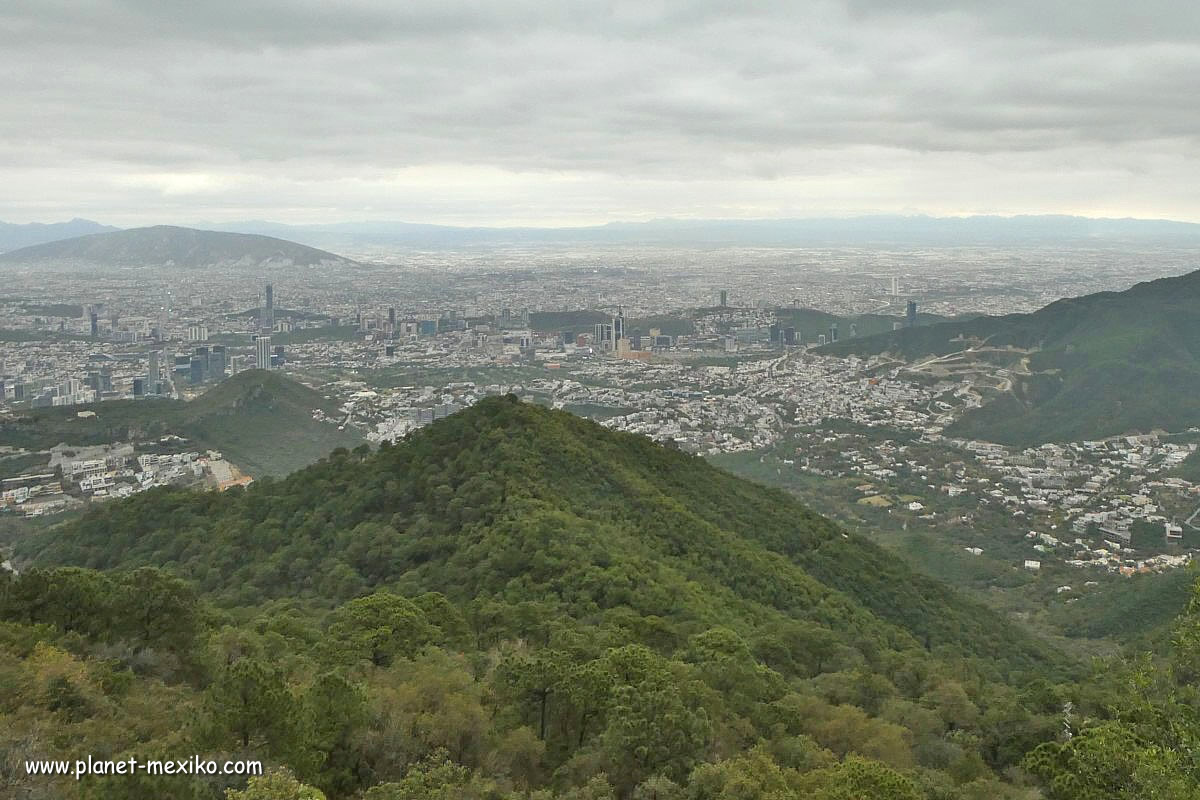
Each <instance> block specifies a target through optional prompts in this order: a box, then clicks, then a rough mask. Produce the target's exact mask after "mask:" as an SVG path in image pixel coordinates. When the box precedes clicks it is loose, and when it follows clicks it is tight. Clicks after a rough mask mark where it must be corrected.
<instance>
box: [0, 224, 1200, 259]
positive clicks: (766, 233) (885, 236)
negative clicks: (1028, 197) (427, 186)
mask: <svg viewBox="0 0 1200 800" xmlns="http://www.w3.org/2000/svg"><path fill="white" fill-rule="evenodd" d="M192 227H194V228H197V229H203V230H206V231H217V232H223V233H243V234H253V235H257V236H269V237H274V238H277V239H283V240H287V241H289V242H299V243H302V244H305V245H308V246H309V247H317V248H322V249H326V250H333V251H335V252H336V251H344V250H347V249H354V248H384V247H432V248H438V247H471V246H485V245H501V244H525V245H536V244H571V243H575V244H589V243H590V244H624V245H637V244H648V245H674V246H690V245H696V246H716V245H747V246H753V245H777V246H793V247H802V246H836V245H850V246H853V245H877V246H880V245H882V246H886V245H897V246H905V245H912V246H922V245H924V246H956V245H963V246H966V245H981V246H983V245H992V246H1002V245H1036V244H1069V245H1087V244H1119V243H1133V244H1137V243H1143V244H1149V243H1157V244H1170V245H1180V246H1187V245H1200V225H1198V224H1195V223H1190V222H1172V221H1169V220H1145V219H1092V218H1088V217H1071V216H1019V217H995V216H974V217H929V216H900V215H878V216H861V217H847V218H836V219H835V218H810V219H775V220H770V219H767V220H677V219H662V220H653V221H649V222H614V223H610V224H608V225H595V226H581V227H571V228H536V227H515V228H488V227H455V226H450V225H425V224H419V223H410V222H336V223H326V224H316V225H285V224H282V223H277V222H265V221H261V220H249V221H242V222H221V223H212V222H206V223H199V224H196V225H194V226H192ZM115 230H117V229H116V228H112V227H109V226H106V225H101V224H100V223H97V222H91V221H89V220H80V219H76V220H72V221H71V222H63V223H55V224H51V225H41V224H29V225H13V224H10V223H0V253H3V252H5V251H10V250H15V249H17V248H22V247H28V246H31V245H36V244H43V243H46V242H50V241H57V240H61V239H67V238H71V237H76V236H82V235H86V234H92V233H103V232H112V231H115ZM143 230H154V229H143Z"/></svg>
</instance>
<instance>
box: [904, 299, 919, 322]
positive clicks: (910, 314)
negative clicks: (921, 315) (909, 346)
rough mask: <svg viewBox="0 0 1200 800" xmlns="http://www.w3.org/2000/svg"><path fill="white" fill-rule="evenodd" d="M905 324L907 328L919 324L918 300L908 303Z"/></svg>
mask: <svg viewBox="0 0 1200 800" xmlns="http://www.w3.org/2000/svg"><path fill="white" fill-rule="evenodd" d="M904 324H905V326H906V327H909V328H911V327H913V326H914V325H916V324H917V301H916V300H909V301H908V311H907V313H906V314H905V315H904Z"/></svg>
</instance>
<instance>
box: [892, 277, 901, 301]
mask: <svg viewBox="0 0 1200 800" xmlns="http://www.w3.org/2000/svg"><path fill="white" fill-rule="evenodd" d="M899 296H900V276H899V275H893V276H892V297H899Z"/></svg>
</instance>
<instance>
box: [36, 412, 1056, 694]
mask: <svg viewBox="0 0 1200 800" xmlns="http://www.w3.org/2000/svg"><path fill="white" fill-rule="evenodd" d="M22 553H23V554H25V555H27V556H31V557H34V558H35V559H36V560H37V561H38V562H40V563H49V564H79V565H85V566H91V567H100V568H113V567H121V566H131V565H156V566H169V567H170V568H171V569H173V570H174V571H176V572H178V573H179V574H180V575H181V576H183V577H185V578H188V579H190V580H194V581H196V582H197V583H198V584H199V585H200V586H201V587H202V588H203V589H205V590H207V591H212V592H215V593H218V594H222V595H224V596H226V597H229V598H232V599H238V600H243V601H245V600H249V599H251V598H257V597H262V596H275V597H282V596H291V597H323V598H347V597H352V596H354V595H355V594H356V593H358V592H361V591H363V590H365V589H367V588H371V587H377V586H381V585H388V586H397V587H400V588H403V589H404V590H405V591H439V592H444V593H446V594H447V595H448V596H451V597H452V598H455V599H457V600H461V601H466V600H469V599H471V598H477V597H486V596H506V595H511V594H516V595H520V596H524V597H527V598H528V599H530V600H535V601H537V602H539V603H548V604H551V605H552V606H554V607H555V608H556V609H558V610H559V611H561V613H565V614H569V615H571V616H574V617H586V616H588V615H593V614H600V615H611V614H615V613H628V614H631V615H633V616H635V617H636V618H642V619H644V618H647V617H650V618H678V619H677V622H681V623H683V624H684V625H685V628H692V627H695V628H700V627H703V626H705V625H711V624H716V623H721V624H745V623H746V622H747V621H748V620H765V619H784V618H793V619H794V618H800V619H805V620H808V621H811V622H813V623H816V624H819V625H821V626H825V627H829V628H835V629H837V630H839V631H841V635H842V636H843V637H844V638H845V639H846V641H847V642H848V643H849V642H852V641H853V640H854V639H855V638H856V637H865V638H866V639H869V640H872V641H873V642H875V643H876V644H878V645H881V646H884V647H887V648H898V649H904V648H908V647H912V646H921V647H927V648H932V649H937V648H940V647H946V648H950V649H952V650H953V651H954V652H956V653H959V654H964V655H970V656H975V657H981V658H987V659H995V660H996V663H997V665H1000V667H1001V670H1004V669H1013V668H1016V669H1022V668H1032V667H1050V666H1052V665H1053V664H1054V662H1055V659H1054V657H1053V656H1052V655H1051V654H1050V653H1049V652H1048V651H1047V650H1045V649H1044V648H1042V647H1041V646H1040V645H1039V644H1038V643H1037V642H1035V641H1033V640H1032V639H1030V638H1028V637H1027V636H1024V635H1022V634H1021V633H1019V632H1018V631H1017V629H1015V628H1014V627H1012V626H1010V625H1008V624H1006V623H1005V622H1004V621H1003V620H1001V619H1000V618H999V617H997V616H996V615H995V614H994V613H992V612H990V611H989V610H988V609H986V608H984V607H982V606H979V605H975V604H973V603H970V602H968V601H966V600H965V599H963V598H962V597H960V596H958V595H957V594H955V593H953V592H952V591H950V590H949V589H947V588H946V587H944V586H942V585H941V584H938V583H936V582H935V581H932V580H930V579H928V578H924V577H922V576H920V575H919V574H917V573H916V572H914V571H912V570H911V569H908V568H907V567H906V566H905V565H904V564H903V563H901V562H898V561H897V560H895V559H894V558H891V557H889V556H888V555H886V554H885V553H884V552H883V551H882V550H881V549H879V548H878V547H876V546H874V545H873V544H871V543H869V542H868V541H866V540H864V539H861V538H858V537H852V536H849V535H847V534H846V533H844V532H842V531H841V530H840V529H838V528H837V527H836V526H834V525H833V524H832V523H830V522H828V521H827V520H825V519H824V518H822V517H820V516H818V515H816V514H814V513H812V512H811V511H809V510H808V509H807V508H805V507H803V506H802V505H800V504H799V503H798V502H797V501H795V500H794V499H793V498H791V497H790V496H788V495H787V494H786V493H784V492H781V491H777V490H772V489H766V488H764V487H761V486H758V485H756V484H753V483H750V482H747V481H743V480H740V479H738V478H734V477H733V476H730V475H728V474H727V473H724V472H721V471H720V470H718V469H716V468H714V467H712V466H711V465H709V464H708V463H706V462H705V461H703V460H702V459H699V458H695V457H691V456H688V455H685V454H683V453H680V452H677V451H674V450H670V449H667V448H663V447H660V446H658V445H655V444H654V443H652V442H650V441H649V440H647V439H644V438H642V437H638V436H633V435H626V434H619V433H614V432H611V431H608V430H606V429H604V428H601V427H600V426H598V425H595V424H594V423H591V422H589V421H587V420H583V419H580V418H578V417H575V416H573V415H570V414H567V413H564V412H554V411H549V410H546V409H543V408H539V407H536V406H532V405H526V404H521V403H518V402H515V401H513V400H509V399H498V398H496V399H489V400H487V401H485V402H483V403H481V404H479V405H478V406H476V407H474V408H472V409H469V410H467V411H465V412H462V413H460V414H457V415H455V416H453V417H451V418H449V419H447V420H445V421H441V422H438V423H436V424H434V425H432V426H430V427H428V428H426V429H423V430H422V431H420V432H418V433H416V434H414V435H413V436H411V437H410V438H409V439H408V440H406V441H405V442H403V443H401V444H399V445H397V446H392V447H384V448H383V449H382V450H380V451H379V452H378V453H374V454H371V453H369V452H368V451H366V450H365V449H362V450H358V451H355V452H354V453H348V452H345V451H342V452H340V453H335V454H334V455H333V456H332V457H331V458H329V459H328V460H326V461H323V462H321V463H319V464H317V465H314V466H312V467H310V468H308V469H306V470H303V471H301V472H299V473H296V474H294V475H292V476H290V477H289V478H287V479H286V480H283V481H278V482H260V483H258V484H256V485H255V486H252V487H250V488H249V489H248V490H247V491H246V492H244V493H226V494H224V495H221V496H216V495H197V494H192V493H188V492H151V493H146V494H144V495H142V496H140V497H137V498H134V499H133V500H131V501H129V502H125V503H119V504H112V505H109V506H107V507H105V508H103V509H100V510H98V511H96V512H93V513H92V514H90V515H89V516H88V517H86V518H85V519H84V520H82V521H81V522H80V523H78V524H73V525H69V526H67V527H64V528H58V529H55V530H54V531H53V532H52V533H51V534H48V535H47V536H45V537H41V538H37V539H31V540H29V541H27V542H25V543H24V545H23V547H22Z"/></svg>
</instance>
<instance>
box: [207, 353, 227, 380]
mask: <svg viewBox="0 0 1200 800" xmlns="http://www.w3.org/2000/svg"><path fill="white" fill-rule="evenodd" d="M228 367H229V362H228V361H227V360H226V358H225V345H223V344H215V345H213V348H212V353H211V354H210V355H209V357H208V374H209V377H210V378H211V379H212V380H215V381H219V380H222V379H224V377H225V371H226V369H227V368H228Z"/></svg>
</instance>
